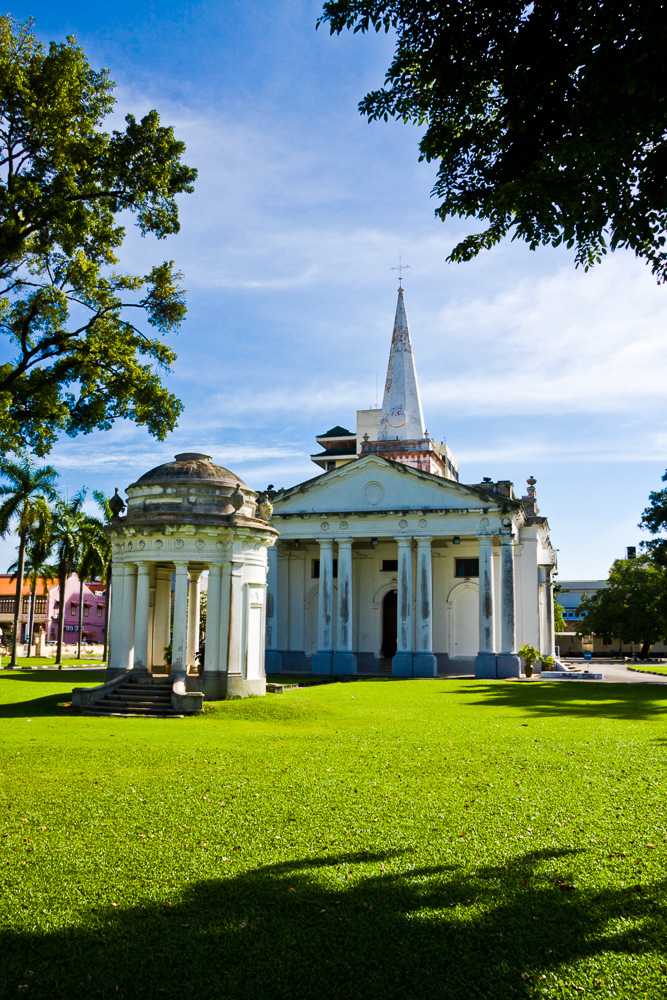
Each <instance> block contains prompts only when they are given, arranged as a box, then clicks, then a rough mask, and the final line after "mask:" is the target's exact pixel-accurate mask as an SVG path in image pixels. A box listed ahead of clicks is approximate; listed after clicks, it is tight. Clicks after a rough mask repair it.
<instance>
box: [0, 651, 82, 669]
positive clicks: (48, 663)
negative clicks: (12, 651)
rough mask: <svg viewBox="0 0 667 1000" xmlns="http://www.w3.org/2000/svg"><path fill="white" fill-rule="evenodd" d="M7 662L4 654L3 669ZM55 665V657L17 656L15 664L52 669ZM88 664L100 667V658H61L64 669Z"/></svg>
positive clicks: (7, 655)
mask: <svg viewBox="0 0 667 1000" xmlns="http://www.w3.org/2000/svg"><path fill="white" fill-rule="evenodd" d="M8 662H9V654H8V653H5V654H3V656H2V664H3V666H4V667H6V666H7V663H8ZM55 663H56V658H55V656H17V657H16V664H17V666H18V667H19V668H20V667H52V666H54V665H55ZM88 664H95V665H99V666H102V657H101V656H82V657H81V658H80V659H79V658H78V657H76V656H63V666H65V667H83V666H87V665H88Z"/></svg>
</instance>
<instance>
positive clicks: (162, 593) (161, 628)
mask: <svg viewBox="0 0 667 1000" xmlns="http://www.w3.org/2000/svg"><path fill="white" fill-rule="evenodd" d="M171 575H172V570H171V567H170V566H169V567H166V566H158V567H157V568H156V570H155V600H154V606H153V664H152V665H153V666H154V667H160V668H162V669H161V670H160V671H158V672H159V673H164V672H166V670H167V668H166V667H165V658H164V656H165V649H166V648H167V646H168V645H169V639H170V637H171Z"/></svg>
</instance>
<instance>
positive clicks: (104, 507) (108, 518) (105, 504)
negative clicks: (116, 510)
mask: <svg viewBox="0 0 667 1000" xmlns="http://www.w3.org/2000/svg"><path fill="white" fill-rule="evenodd" d="M93 496H94V498H95V502H96V504H97V506H98V508H99V510H100V513H101V514H102V521H103V523H104V525H105V527H108V525H110V524H111V522H112V520H113V511H112V509H111V505H110V504H109V498H108V497H107V496H105V494H104V493H102V491H101V490H93ZM107 545H108V546H109V547H108V550H107V565H106V574H105V583H106V600H105V601H104V650H103V652H102V662H103V663H106V662H107V656H108V655H109V608H110V606H111V585H112V580H111V543H110V542H108V541H107Z"/></svg>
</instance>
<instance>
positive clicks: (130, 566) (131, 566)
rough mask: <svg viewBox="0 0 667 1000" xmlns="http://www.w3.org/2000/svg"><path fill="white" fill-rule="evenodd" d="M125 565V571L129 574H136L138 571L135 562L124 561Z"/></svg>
mask: <svg viewBox="0 0 667 1000" xmlns="http://www.w3.org/2000/svg"><path fill="white" fill-rule="evenodd" d="M123 566H124V567H125V573H126V575H127V576H134V574H135V573H136V572H137V563H135V562H124V563H123Z"/></svg>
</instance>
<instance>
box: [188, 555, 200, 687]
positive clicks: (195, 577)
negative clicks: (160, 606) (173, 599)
mask: <svg viewBox="0 0 667 1000" xmlns="http://www.w3.org/2000/svg"><path fill="white" fill-rule="evenodd" d="M201 572H202V571H201V570H200V569H191V570H190V586H189V588H188V666H189V667H194V668H195V669H196V667H197V653H198V651H199V621H200V617H201V609H200V606H199V592H200V591H199V584H200V581H201Z"/></svg>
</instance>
